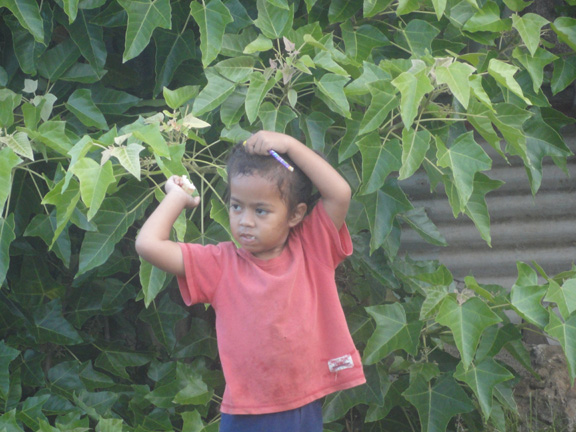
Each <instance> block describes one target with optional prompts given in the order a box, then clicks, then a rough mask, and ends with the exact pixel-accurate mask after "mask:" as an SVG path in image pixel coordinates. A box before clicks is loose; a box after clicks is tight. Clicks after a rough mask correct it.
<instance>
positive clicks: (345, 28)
mask: <svg viewBox="0 0 576 432" xmlns="http://www.w3.org/2000/svg"><path fill="white" fill-rule="evenodd" d="M340 29H341V30H342V39H343V40H344V44H345V47H346V55H348V56H349V57H351V58H353V59H354V60H355V61H357V62H363V61H365V60H368V59H369V58H370V55H371V54H372V50H373V49H374V48H380V47H382V46H386V45H389V44H390V41H389V40H388V38H387V37H386V36H385V35H384V33H382V32H381V31H380V30H379V29H378V28H376V27H374V26H371V25H368V24H364V25H361V26H360V27H353V26H352V21H345V22H344V23H343V24H342V25H341V26H340Z"/></svg>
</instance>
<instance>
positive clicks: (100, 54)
mask: <svg viewBox="0 0 576 432" xmlns="http://www.w3.org/2000/svg"><path fill="white" fill-rule="evenodd" d="M96 13H97V12H95V11H90V10H87V9H80V10H79V12H78V14H77V16H76V17H75V19H73V20H71V21H70V23H69V24H68V23H65V24H64V26H65V27H66V30H68V33H69V34H70V37H71V38H72V40H73V41H74V43H75V44H76V45H77V46H78V48H79V49H80V52H81V53H82V56H83V57H84V58H85V59H86V60H88V62H89V63H90V65H91V66H92V69H93V70H94V71H95V73H96V76H97V78H98V79H100V78H102V77H103V76H104V74H105V73H106V71H105V70H104V66H105V65H106V57H107V52H106V45H105V43H104V31H103V30H104V29H103V27H101V26H99V25H96V24H93V23H92V22H91V21H92V19H93V18H94V17H95V16H96Z"/></svg>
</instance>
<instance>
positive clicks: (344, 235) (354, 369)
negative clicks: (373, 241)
mask: <svg viewBox="0 0 576 432" xmlns="http://www.w3.org/2000/svg"><path fill="white" fill-rule="evenodd" d="M270 150H275V151H276V152H278V153H280V154H281V155H282V156H283V157H285V158H286V161H287V163H288V164H290V165H292V166H293V169H294V170H293V171H291V170H289V169H288V168H287V167H286V166H284V165H283V164H281V163H280V162H279V161H277V160H276V159H275V158H273V157H271V155H270ZM227 171H228V183H229V193H230V198H229V200H230V201H229V205H230V210H229V214H230V227H231V231H232V235H233V237H234V239H235V240H236V241H237V242H238V244H239V245H240V248H237V247H236V245H235V244H234V243H233V242H224V243H220V244H218V245H208V246H202V245H198V244H189V243H186V244H179V243H175V242H172V241H171V240H170V230H171V228H172V225H173V223H174V221H175V220H176V218H177V217H178V215H179V214H180V213H181V212H182V211H183V210H184V209H185V208H194V207H196V206H197V205H198V204H199V202H200V198H199V197H192V196H191V195H189V194H188V193H186V192H185V191H184V190H183V189H182V186H183V180H182V179H181V178H180V177H177V176H175V177H171V178H170V179H169V180H168V182H167V184H166V196H165V198H164V199H163V200H162V202H161V203H160V205H159V206H158V207H157V209H156V210H155V211H154V212H153V213H152V214H151V215H150V217H149V219H148V220H147V221H146V223H145V224H144V226H143V227H142V229H141V231H140V234H139V235H138V238H137V239H136V250H137V252H138V253H139V254H140V255H141V256H142V257H143V258H144V259H145V260H147V261H149V262H150V263H152V264H153V265H155V266H157V267H158V268H160V269H162V270H164V271H167V272H170V273H173V274H175V275H176V276H177V277H178V284H179V287H180V292H181V295H182V298H183V299H184V302H185V303H186V304H187V305H191V304H194V303H200V302H202V303H211V304H212V305H213V307H214V309H215V311H216V331H217V339H218V350H219V354H220V360H221V363H222V368H223V371H224V377H225V379H226V389H225V391H224V397H223V402H222V406H221V411H222V420H221V424H220V431H221V432H231V431H234V432H242V431H250V432H258V431H262V432H272V431H273V432H284V431H285V432H321V431H322V406H321V403H320V401H319V400H320V398H322V397H323V396H325V395H327V394H329V393H332V392H335V391H339V390H343V389H347V388H350V387H354V386H357V385H360V384H363V383H364V382H365V378H364V373H363V370H362V364H361V360H360V355H359V353H358V351H357V350H356V348H355V347H354V343H353V341H352V337H351V336H350V332H349V330H348V327H347V325H346V320H345V317H344V313H343V311H342V307H341V305H340V302H339V298H338V293H337V290H336V284H335V281H334V271H335V268H336V267H337V266H338V264H339V263H340V262H341V261H342V260H343V259H344V258H345V257H346V256H348V255H350V254H351V253H352V242H351V239H350V235H349V233H348V230H347V228H346V225H345V223H344V219H345V217H346V213H347V211H348V206H349V203H350V187H349V186H348V184H347V182H346V181H345V180H344V179H343V178H342V177H341V176H340V175H339V174H338V173H337V172H336V170H334V169H333V168H332V167H331V166H330V164H329V163H327V162H326V161H325V160H324V159H323V158H322V157H321V156H319V155H317V154H316V153H315V152H314V151H312V150H311V149H309V148H308V147H306V146H305V145H304V144H302V143H300V142H299V141H298V140H296V139H295V138H292V137H290V136H288V135H285V134H281V133H276V132H267V131H260V132H258V133H256V134H254V135H252V136H251V137H250V138H249V139H248V140H247V141H245V142H244V144H243V145H238V146H236V147H235V148H234V150H233V152H232V154H231V156H230V159H229V162H228V167H227ZM312 184H313V185H314V186H315V187H316V188H317V189H318V192H319V194H320V200H319V202H318V204H316V206H314V208H310V207H311V206H310V203H309V199H310V195H311V190H312Z"/></svg>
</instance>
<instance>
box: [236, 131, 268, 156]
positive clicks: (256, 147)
mask: <svg viewBox="0 0 576 432" xmlns="http://www.w3.org/2000/svg"><path fill="white" fill-rule="evenodd" d="M243 144H244V148H245V149H246V152H247V153H250V154H260V155H265V154H268V150H270V149H271V148H272V144H271V143H270V140H269V139H268V135H267V133H266V132H265V131H259V132H256V133H255V134H252V136H251V137H250V138H248V139H247V140H246V141H244V142H243Z"/></svg>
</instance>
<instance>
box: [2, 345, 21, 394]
mask: <svg viewBox="0 0 576 432" xmlns="http://www.w3.org/2000/svg"><path fill="white" fill-rule="evenodd" d="M19 354H20V351H18V350H17V349H15V348H12V347H11V346H8V345H6V343H5V342H4V341H3V340H2V341H0V398H2V400H4V401H7V400H8V396H9V391H10V362H11V361H12V360H14V359H15V358H16V357H18V355H19Z"/></svg>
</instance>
